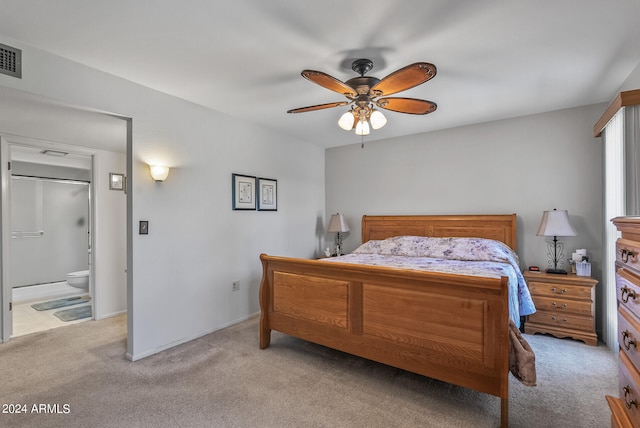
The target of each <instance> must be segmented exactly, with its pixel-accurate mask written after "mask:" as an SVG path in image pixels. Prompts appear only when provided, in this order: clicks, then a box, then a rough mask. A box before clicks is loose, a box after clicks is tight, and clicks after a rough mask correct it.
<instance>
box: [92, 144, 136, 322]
mask: <svg viewBox="0 0 640 428" xmlns="http://www.w3.org/2000/svg"><path fill="white" fill-rule="evenodd" d="M126 161H127V159H126V156H125V154H124V153H115V152H110V151H105V150H97V151H96V154H95V156H94V163H93V189H94V193H95V194H94V195H93V196H94V197H95V201H94V212H93V218H94V221H95V228H94V239H93V247H92V249H91V251H93V253H94V254H93V255H94V258H95V260H96V263H95V264H94V266H93V296H94V308H93V309H94V317H95V319H102V318H108V317H110V316H113V315H116V314H119V313H122V312H125V311H126V310H127V277H126V268H127V248H126V224H125V219H126V212H125V211H126V208H127V205H126V199H125V194H124V192H121V191H115V190H110V189H109V173H110V172H115V173H124V172H125V170H126Z"/></svg>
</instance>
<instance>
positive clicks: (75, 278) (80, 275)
mask: <svg viewBox="0 0 640 428" xmlns="http://www.w3.org/2000/svg"><path fill="white" fill-rule="evenodd" d="M67 284H69V285H70V286H72V287H76V288H81V289H83V290H89V271H88V270H79V271H77V272H71V273H68V274H67Z"/></svg>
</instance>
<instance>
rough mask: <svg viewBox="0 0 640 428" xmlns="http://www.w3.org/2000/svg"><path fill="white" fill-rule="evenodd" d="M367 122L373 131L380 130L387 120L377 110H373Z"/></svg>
mask: <svg viewBox="0 0 640 428" xmlns="http://www.w3.org/2000/svg"><path fill="white" fill-rule="evenodd" d="M369 120H370V121H371V127H372V128H373V129H380V128H382V127H383V126H385V125H386V124H387V118H386V117H384V114H382V112H380V111H378V110H374V111H373V113H371V117H370V118H369Z"/></svg>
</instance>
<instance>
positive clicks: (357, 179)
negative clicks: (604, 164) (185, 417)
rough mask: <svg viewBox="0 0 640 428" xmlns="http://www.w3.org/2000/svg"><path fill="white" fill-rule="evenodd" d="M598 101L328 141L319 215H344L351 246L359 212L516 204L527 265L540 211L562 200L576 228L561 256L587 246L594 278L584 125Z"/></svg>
mask: <svg viewBox="0 0 640 428" xmlns="http://www.w3.org/2000/svg"><path fill="white" fill-rule="evenodd" d="M605 108H606V104H599V105H593V106H587V107H581V108H574V109H569V110H561V111H555V112H549V113H544V114H538V115H532V116H525V117H519V118H515V119H508V120H501V121H496V122H489V123H482V124H478V125H472V126H466V127H460V128H454V129H447V130H443V131H437V132H430V133H425V134H422V135H414V136H408V137H403V138H397V139H393V140H387V141H376V142H371V143H366V142H365V146H364V148H361V147H360V144H355V145H352V146H347V147H337V148H332V149H329V150H327V153H326V174H325V176H326V179H325V180H326V194H327V202H326V209H327V214H330V213H335V212H341V213H344V214H345V215H346V217H347V221H348V223H349V226H350V229H351V231H350V232H349V235H348V237H347V238H346V239H345V249H346V250H347V251H350V250H353V249H354V248H356V247H357V246H358V245H359V244H360V241H361V223H360V222H361V218H362V215H364V214H368V215H382V214H509V213H516V214H517V215H518V236H517V239H518V248H517V251H518V254H519V255H520V262H521V265H522V267H523V268H526V267H527V266H529V265H538V266H541V267H546V264H547V259H546V243H545V238H543V237H538V236H536V232H537V229H538V226H539V224H540V219H541V217H542V212H543V211H544V210H550V209H554V208H557V209H566V210H568V211H569V216H570V219H571V222H572V224H573V226H574V227H575V228H576V230H577V232H578V236H576V237H571V238H561V240H562V241H564V243H565V245H566V247H567V249H568V251H567V253H568V256H570V254H571V251H572V250H574V249H576V248H586V249H587V250H588V252H589V255H590V256H591V261H592V263H593V266H592V270H593V275H594V276H595V277H596V278H598V279H599V278H600V275H601V261H602V224H603V219H602V200H603V199H602V185H601V175H602V169H601V147H600V139H596V138H594V137H593V131H592V130H593V125H594V124H595V122H596V121H597V120H598V118H599V117H600V115H601V114H602V113H603V112H604V110H605ZM435 114H437V113H435ZM392 120H393V118H392V117H390V118H389V121H390V122H391V121H392ZM424 120H429V118H428V117H425V118H424Z"/></svg>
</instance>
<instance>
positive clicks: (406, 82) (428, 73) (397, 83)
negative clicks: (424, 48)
mask: <svg viewBox="0 0 640 428" xmlns="http://www.w3.org/2000/svg"><path fill="white" fill-rule="evenodd" d="M436 73H437V71H436V66H435V65H433V64H431V63H428V62H416V63H414V64H411V65H407V66H406V67H402V68H401V69H400V70H396V71H394V72H393V73H391V74H390V75H388V76H387V77H385V78H383V79H382V80H380V81H379V82H378V83H376V84H375V85H374V86H373V87H372V88H371V90H370V92H369V93H370V94H371V95H372V96H377V97H379V96H386V95H391V94H395V93H396V92H401V91H405V90H407V89H410V88H413V87H414V86H418V85H420V84H422V83H424V82H426V81H427V80H430V79H432V78H433V77H434V76H435V75H436Z"/></svg>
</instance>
